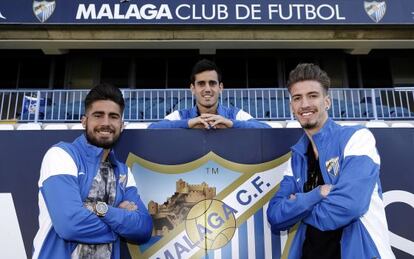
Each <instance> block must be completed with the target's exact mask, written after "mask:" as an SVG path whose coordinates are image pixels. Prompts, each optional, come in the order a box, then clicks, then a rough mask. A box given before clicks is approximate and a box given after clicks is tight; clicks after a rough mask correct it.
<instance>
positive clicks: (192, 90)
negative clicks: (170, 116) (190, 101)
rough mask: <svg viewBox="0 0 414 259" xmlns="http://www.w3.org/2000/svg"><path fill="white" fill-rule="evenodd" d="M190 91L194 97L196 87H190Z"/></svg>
mask: <svg viewBox="0 0 414 259" xmlns="http://www.w3.org/2000/svg"><path fill="white" fill-rule="evenodd" d="M190 90H191V93H192V94H193V95H194V85H193V84H191V85H190Z"/></svg>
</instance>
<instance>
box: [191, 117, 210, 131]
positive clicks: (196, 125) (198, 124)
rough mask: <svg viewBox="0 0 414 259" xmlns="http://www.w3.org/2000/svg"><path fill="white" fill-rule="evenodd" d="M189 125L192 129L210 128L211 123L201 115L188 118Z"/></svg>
mask: <svg viewBox="0 0 414 259" xmlns="http://www.w3.org/2000/svg"><path fill="white" fill-rule="evenodd" d="M188 127H189V128H190V129H202V128H205V129H209V128H210V125H209V124H208V123H207V122H206V121H205V120H204V119H203V118H202V117H201V116H199V117H195V118H192V119H190V120H188Z"/></svg>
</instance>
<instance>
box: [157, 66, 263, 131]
mask: <svg viewBox="0 0 414 259" xmlns="http://www.w3.org/2000/svg"><path fill="white" fill-rule="evenodd" d="M190 89H191V92H192V94H193V95H194V96H195V99H196V105H195V106H194V107H192V108H190V109H183V110H179V111H174V112H173V113H171V114H169V115H167V116H166V117H165V119H164V120H162V121H159V122H154V123H152V124H151V125H150V126H149V128H152V129H155V128H205V129H216V128H270V126H269V125H267V124H266V123H262V122H259V121H257V120H255V119H253V117H252V116H251V115H250V114H248V113H247V112H245V111H243V110H240V109H239V108H236V107H224V106H222V105H220V104H219V96H220V93H221V91H222V90H223V83H222V81H221V72H220V69H219V68H218V67H217V66H216V64H215V63H213V62H212V61H209V60H207V59H203V60H200V61H199V62H197V63H196V64H195V66H194V67H193V71H192V74H191V86H190Z"/></svg>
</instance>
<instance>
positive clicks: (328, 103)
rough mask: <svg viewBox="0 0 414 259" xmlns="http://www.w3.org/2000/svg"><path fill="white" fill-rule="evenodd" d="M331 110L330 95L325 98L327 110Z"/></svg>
mask: <svg viewBox="0 0 414 259" xmlns="http://www.w3.org/2000/svg"><path fill="white" fill-rule="evenodd" d="M329 108H331V97H330V96H329V95H326V96H325V110H329Z"/></svg>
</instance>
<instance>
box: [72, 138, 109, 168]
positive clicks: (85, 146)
mask: <svg viewBox="0 0 414 259" xmlns="http://www.w3.org/2000/svg"><path fill="white" fill-rule="evenodd" d="M75 142H78V143H79V144H80V147H81V149H82V151H83V153H84V155H85V156H86V157H87V158H88V159H93V160H96V159H99V161H101V157H102V155H103V148H100V147H97V146H94V145H92V144H90V143H89V142H88V140H87V139H86V136H85V133H84V134H82V135H80V136H79V137H78V138H77V139H76V140H75ZM108 158H109V159H108V160H109V161H110V162H111V163H112V164H115V163H114V161H115V154H114V151H113V149H111V151H110V152H109V155H108Z"/></svg>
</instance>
